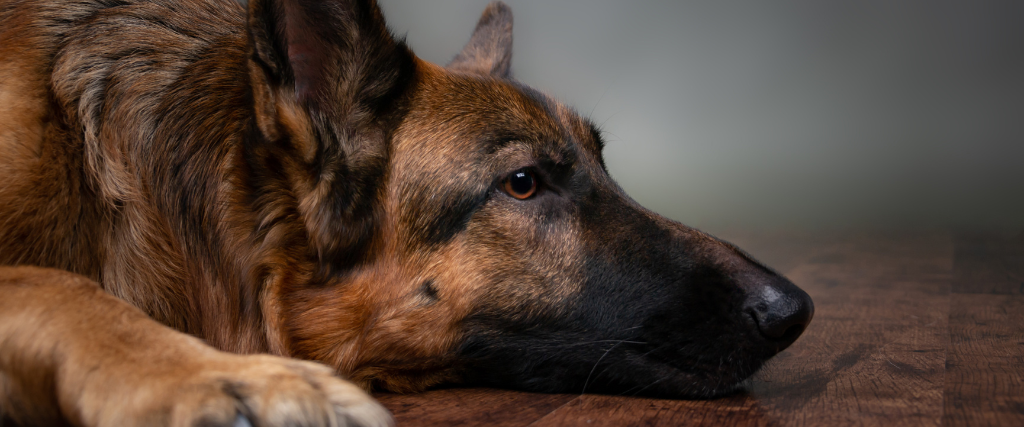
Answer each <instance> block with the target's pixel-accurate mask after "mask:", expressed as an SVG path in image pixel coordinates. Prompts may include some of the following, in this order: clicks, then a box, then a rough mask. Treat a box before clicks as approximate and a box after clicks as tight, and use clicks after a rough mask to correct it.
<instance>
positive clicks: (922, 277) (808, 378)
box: [536, 235, 953, 426]
mask: <svg viewBox="0 0 1024 427" xmlns="http://www.w3.org/2000/svg"><path fill="white" fill-rule="evenodd" d="M804 252H805V253H804V254H803V255H799V256H800V257H802V258H803V259H804V261H803V263H802V264H801V265H798V266H795V267H794V268H791V269H790V270H789V276H790V278H791V279H792V280H793V281H794V282H796V283H797V284H799V285H801V286H802V287H804V289H806V290H807V291H808V293H810V294H811V296H812V297H813V298H814V299H815V303H816V309H817V313H816V315H815V320H814V321H813V322H812V324H811V326H810V328H808V330H807V331H806V332H805V335H804V337H802V338H801V339H800V340H798V341H797V343H796V344H794V346H793V347H792V348H790V349H788V350H787V351H785V352H783V353H782V354H780V355H779V356H778V357H777V358H776V359H775V360H774V362H772V363H771V364H770V366H769V367H767V369H765V370H764V371H763V372H762V373H761V374H759V375H758V376H757V377H756V378H754V379H753V380H752V381H751V382H750V384H749V386H747V387H746V389H747V392H746V393H742V394H738V395H735V396H731V397H728V398H725V399H718V400H713V401H694V402H691V401H674V400H652V399H635V398H627V397H614V396H593V395H584V396H581V397H579V398H578V399H576V400H574V401H572V402H570V403H568V404H566V405H564V406H562V407H560V408H559V409H557V410H556V411H554V412H553V413H551V414H550V415H548V416H546V417H544V418H542V419H541V420H540V421H538V422H537V423H536V425H539V426H555V425H587V426H590V425H665V426H668V425H679V424H686V425H849V424H858V425H887V426H888V425H938V424H939V422H940V420H941V418H942V410H943V381H944V365H945V346H946V343H947V342H948V331H947V320H948V308H949V303H950V301H949V295H950V294H949V292H950V286H951V280H952V279H951V277H952V262H953V245H952V241H951V239H950V238H949V237H947V236H945V235H929V236H913V235H907V236H898V237H895V238H886V237H881V236H871V235H863V236H852V237H848V238H845V239H838V240H833V242H832V243H821V244H819V245H818V246H817V247H816V248H815V249H814V250H813V251H810V252H806V251H804Z"/></svg>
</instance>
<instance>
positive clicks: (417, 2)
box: [380, 0, 1024, 233]
mask: <svg viewBox="0 0 1024 427" xmlns="http://www.w3.org/2000/svg"><path fill="white" fill-rule="evenodd" d="M380 2H381V5H382V7H383V8H384V12H385V14H386V16H387V17H388V19H389V22H390V24H391V27H392V29H393V30H394V31H395V32H396V33H397V34H399V35H401V34H405V35H406V36H407V40H408V42H409V44H410V45H411V46H412V48H413V50H415V51H416V52H417V54H418V55H419V56H421V57H422V58H424V59H426V60H429V61H433V62H438V63H442V64H443V63H445V62H447V61H448V59H450V58H451V57H452V56H454V55H455V54H456V53H457V52H458V51H459V49H460V48H461V46H462V44H463V43H465V42H466V40H467V39H468V38H469V35H470V34H471V32H472V30H473V27H474V26H475V24H476V21H477V19H478V17H479V14H480V12H481V11H482V10H483V8H484V6H485V5H486V4H487V1H486V0H429V1H428V0H380ZM506 2H507V3H508V4H509V5H510V6H511V7H512V10H513V12H514V13H515V47H514V56H513V72H514V75H515V76H516V77H517V78H518V79H519V80H521V81H523V82H525V83H527V84H529V85H531V86H534V87H536V88H538V89H540V90H542V91H544V92H547V93H548V94H551V95H553V96H555V97H556V98H558V99H559V100H561V101H563V102H565V103H567V104H569V105H572V106H574V107H575V108H576V109H577V110H578V111H579V112H581V113H582V114H584V115H589V116H590V117H591V118H592V119H593V120H594V121H595V122H596V123H598V124H599V125H600V126H601V128H602V129H603V130H604V131H605V136H606V139H607V141H608V145H607V148H606V151H605V158H606V161H607V164H608V168H609V170H610V172H611V174H612V176H613V177H614V178H615V179H616V180H617V181H618V182H619V183H620V184H621V185H622V186H623V187H624V188H625V189H626V191H627V192H629V193H630V194H631V195H632V196H633V197H634V198H635V199H637V201H639V202H640V203H641V204H643V205H644V206H647V207H649V208H651V209H653V210H654V211H657V212H659V213H661V214H663V215H666V216H668V217H670V218H673V219H676V220H680V221H683V222H684V223H687V224H689V225H693V226H696V227H699V228H704V229H706V230H708V231H712V232H715V231H716V230H717V231H721V230H735V229H747V230H794V229H796V230H801V229H803V230H848V229H853V230H859V229H860V230H862V229H881V230H888V229H902V230H907V229H911V230H914V229H954V230H986V231H999V232H1008V233H1015V232H1019V231H1021V230H1024V2H1021V1H998V2H997V1H976V0H963V1H959V2H943V1H891V0H885V1H881V0H871V1H863V0H858V1H851V2H845V1H810V0H806V1H774V0H773V1H764V0H745V1H700V2H688V1H664V0H662V1H653V0H652V1H644V0H632V1H622V0H618V1H612V0H506Z"/></svg>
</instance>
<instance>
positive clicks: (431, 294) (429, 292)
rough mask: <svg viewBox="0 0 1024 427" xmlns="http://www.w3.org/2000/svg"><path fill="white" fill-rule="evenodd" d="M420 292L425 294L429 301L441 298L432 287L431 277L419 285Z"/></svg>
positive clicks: (432, 301)
mask: <svg viewBox="0 0 1024 427" xmlns="http://www.w3.org/2000/svg"><path fill="white" fill-rule="evenodd" d="M420 292H421V293H422V294H423V295H424V296H426V297H427V298H428V299H429V300H430V302H431V303H434V302H437V301H438V300H439V299H441V298H440V297H439V296H438V294H437V288H436V287H434V280H433V279H427V280H424V281H423V285H422V286H420Z"/></svg>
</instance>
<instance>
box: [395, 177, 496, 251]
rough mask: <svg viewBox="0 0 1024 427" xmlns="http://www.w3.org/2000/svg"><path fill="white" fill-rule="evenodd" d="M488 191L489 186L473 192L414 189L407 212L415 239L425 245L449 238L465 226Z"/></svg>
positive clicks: (440, 242) (484, 200) (481, 204)
mask: <svg viewBox="0 0 1024 427" xmlns="http://www.w3.org/2000/svg"><path fill="white" fill-rule="evenodd" d="M488 194H489V189H488V190H484V191H478V192H476V193H473V192H468V191H460V190H458V189H448V190H445V189H438V190H435V191H434V194H431V192H423V191H421V192H415V195H414V196H413V200H409V202H408V203H407V204H406V205H407V206H410V207H412V209H410V211H409V212H408V215H409V218H410V221H411V222H412V224H413V227H412V230H413V233H415V237H416V239H415V240H419V241H421V242H423V243H426V244H427V245H440V244H444V243H446V242H448V241H450V240H451V239H452V238H454V237H455V236H456V235H457V234H459V233H460V232H462V231H463V230H465V229H466V225H467V224H469V220H470V219H472V218H473V214H475V213H476V212H477V211H478V210H479V209H480V207H481V206H483V204H484V202H486V201H487V197H488ZM431 196H433V197H431Z"/></svg>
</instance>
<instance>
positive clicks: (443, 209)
mask: <svg viewBox="0 0 1024 427" xmlns="http://www.w3.org/2000/svg"><path fill="white" fill-rule="evenodd" d="M247 9H248V10H246V8H245V7H243V6H241V5H240V4H239V3H237V2H235V1H234V0H0V58H2V60H0V264H2V265H7V266H8V267H3V268H0V414H2V417H3V421H0V422H8V423H16V424H31V425H38V424H58V425H62V424H71V425H82V426H115V425H116V426H127V425H175V426H180V425H247V424H250V425H255V426H272V425H273V426H276V425H304V426H305V425H310V426H314V425H315V426H319V425H344V424H351V425H382V424H387V423H389V422H390V420H389V416H388V414H387V412H386V411H385V410H384V409H383V408H382V407H380V406H379V405H378V404H377V403H376V402H374V401H373V399H371V398H370V397H369V396H368V395H367V394H366V392H365V391H364V390H370V389H378V390H392V391H397V392H408V391H415V390H422V389H424V388H426V387H429V386H432V385H436V384H441V383H447V384H477V385H490V386H498V387H510V388H518V389H523V390H531V391H539V392H575V393H579V392H581V391H586V392H591V391H593V392H606V393H643V394H654V395H659V396H669V397H678V398H705V397H713V396H716V395H721V394H723V393H728V392H730V391H732V390H734V389H736V388H737V387H738V385H739V384H741V383H742V382H743V381H744V380H745V379H746V378H748V377H749V376H750V375H751V374H753V373H754V372H755V371H757V370H758V369H759V368H760V367H761V366H762V364H763V363H764V362H765V361H766V360H767V359H768V358H770V357H772V356H773V355H775V354H776V353H778V352H779V351H781V350H782V349H784V348H786V347H787V346H788V345H790V344H791V343H792V342H793V341H794V340H795V339H796V338H797V336H799V335H800V333H801V332H802V331H803V330H804V328H805V327H806V326H807V324H808V322H809V321H810V319H811V317H812V313H813V306H812V302H811V300H810V298H809V297H808V296H807V294H805V293H804V292H803V291H801V290H800V289H799V288H797V287H796V286H795V285H793V284H792V283H791V282H789V281H788V280H786V279H785V278H783V277H782V276H780V275H779V274H777V273H775V272H774V271H772V270H771V269H769V268H767V267H765V266H764V265H762V264H760V263H758V262H757V261H754V260H753V259H751V257H749V256H748V255H746V254H745V253H743V252H742V251H740V250H739V249H737V248H735V247H734V246H732V245H730V244H728V243H725V242H723V241H720V240H717V239H715V238H713V237H711V236H709V235H707V234H704V233H701V232H699V231H697V230H694V229H691V228H688V227H685V226H683V225H681V224H679V223H676V222H673V221H670V220H668V219H666V218H663V217H661V216H658V215H656V214H654V213H652V212H650V211H648V210H645V209H644V208H642V207H640V206H639V205H637V204H636V203H635V202H634V201H632V200H631V199H630V198H629V197H627V196H626V195H625V194H624V193H623V191H622V190H621V189H620V188H619V187H618V186H617V185H616V184H615V183H614V182H613V181H612V180H611V178H609V176H608V173H607V171H606V169H605V166H604V162H603V160H602V157H601V149H602V141H601V134H600V132H599V131H598V130H597V128H596V127H595V126H594V125H593V124H591V123H590V122H589V121H587V119H585V118H581V117H580V116H579V115H577V114H576V113H575V112H574V111H573V110H572V109H570V108H568V107H566V106H564V105H561V104H559V103H557V102H555V101H553V100H552V99H551V98H549V97H547V96H545V95H543V94H541V93H538V92H536V91H535V90H532V89H530V88H528V87H526V86H524V85H522V84H520V83H518V82H516V81H515V80H513V79H512V78H511V76H510V53H511V44H512V35H511V26H512V17H511V13H510V11H509V9H508V8H507V6H505V5H504V4H502V3H500V2H496V3H493V4H491V5H490V6H488V7H487V9H486V10H485V12H484V14H483V17H482V18H481V19H480V21H479V23H478V25H477V27H476V30H475V32H474V33H473V35H472V37H471V39H470V41H469V43H468V44H467V45H466V47H465V48H464V49H463V50H462V52H461V53H459V54H458V55H457V56H455V58H454V59H453V60H452V61H451V63H449V64H448V65H447V66H445V67H441V66H438V65H434V64H430V63H427V62H425V61H423V60H420V59H418V58H417V57H416V56H414V55H413V53H412V52H410V50H409V49H408V48H407V47H406V45H405V44H404V42H403V41H402V40H400V39H396V38H395V37H393V36H392V35H391V33H390V32H389V30H388V29H387V27H386V24H385V22H384V19H383V17H382V15H381V11H380V9H379V8H378V7H377V5H376V4H374V2H373V1H372V0H319V1H315V0H249V2H248V5H247ZM314 361H315V362H314ZM595 373H596V374H595ZM336 374H337V375H340V376H342V377H343V378H345V379H344V380H343V379H340V378H338V377H335V376H334V375H336Z"/></svg>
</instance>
